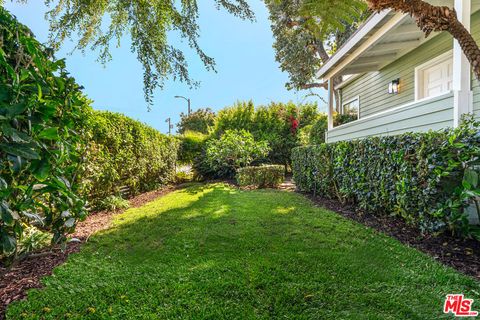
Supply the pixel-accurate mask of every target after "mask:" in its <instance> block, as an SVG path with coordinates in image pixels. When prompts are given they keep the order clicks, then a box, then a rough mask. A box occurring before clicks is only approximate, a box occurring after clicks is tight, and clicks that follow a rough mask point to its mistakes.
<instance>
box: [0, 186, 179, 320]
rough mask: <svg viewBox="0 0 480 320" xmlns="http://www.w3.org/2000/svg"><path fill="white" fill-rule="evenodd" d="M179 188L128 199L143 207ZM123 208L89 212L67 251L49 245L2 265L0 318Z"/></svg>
mask: <svg viewBox="0 0 480 320" xmlns="http://www.w3.org/2000/svg"><path fill="white" fill-rule="evenodd" d="M178 188H180V187H177V188H175V187H168V188H165V189H161V190H156V191H152V192H148V193H144V194H141V195H139V196H137V197H134V198H132V199H130V200H129V201H130V207H131V208H136V207H141V206H142V205H144V204H146V203H148V202H150V201H153V200H155V199H157V198H159V197H161V196H163V195H165V194H167V193H170V192H172V191H174V190H176V189H178ZM124 211H125V210H119V211H115V212H105V211H104V212H97V213H92V214H90V215H89V216H88V218H87V219H86V220H85V221H82V222H80V223H79V224H78V226H77V228H76V230H75V233H74V234H72V235H71V236H72V238H75V239H78V240H79V241H75V242H70V243H68V245H67V248H66V250H65V251H62V250H61V249H60V247H59V246H55V247H50V248H46V249H43V250H40V251H38V252H35V253H33V254H31V255H29V256H28V257H26V258H25V259H23V260H20V261H17V262H15V263H14V265H12V266H10V268H5V267H4V266H2V265H0V320H1V319H4V317H5V310H6V307H7V306H8V305H9V304H10V303H11V302H13V301H16V300H20V299H23V298H24V297H25V296H26V291H27V290H28V289H31V288H41V287H42V285H41V283H40V279H41V278H42V277H44V276H48V275H51V274H52V270H53V269H54V268H55V267H56V266H58V265H60V264H62V263H63V262H65V260H66V259H67V257H68V255H70V254H71V253H75V252H78V251H79V250H80V248H81V245H82V244H83V243H85V242H87V241H88V239H89V237H90V236H91V235H92V234H93V233H95V232H97V231H100V230H104V229H107V228H108V227H109V226H110V223H111V221H112V219H113V217H114V216H115V215H117V214H120V213H122V212H124Z"/></svg>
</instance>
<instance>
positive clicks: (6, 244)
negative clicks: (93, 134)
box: [0, 7, 88, 258]
mask: <svg viewBox="0 0 480 320" xmlns="http://www.w3.org/2000/svg"><path fill="white" fill-rule="evenodd" d="M87 107H88V101H86V99H85V98H84V97H83V95H82V93H81V91H80V88H79V86H78V85H77V84H76V83H75V81H74V79H73V78H71V77H69V76H68V73H67V72H66V71H65V63H64V61H63V60H58V61H57V60H54V59H53V58H52V56H51V52H50V51H48V50H47V49H46V48H44V47H43V46H42V45H41V44H40V43H38V42H37V41H36V40H35V39H34V37H33V35H32V33H31V32H30V30H28V29H27V28H26V27H24V26H23V25H21V24H19V23H18V22H17V21H16V19H15V18H14V17H13V16H11V15H10V14H9V13H8V12H7V11H6V10H5V9H3V8H2V7H0V127H1V130H0V258H2V256H3V257H5V255H9V256H11V255H14V254H15V253H16V250H17V243H18V241H19V239H21V237H22V235H23V231H24V229H25V227H26V226H28V225H35V226H36V227H37V228H39V229H41V230H43V231H48V232H52V233H53V241H55V242H60V241H62V240H64V239H65V234H66V233H68V232H69V231H71V230H73V228H74V227H75V224H76V221H77V219H81V218H83V217H84V216H85V214H86V211H85V209H84V201H83V199H82V198H81V197H79V193H78V191H79V183H78V178H79V177H78V173H79V169H80V167H79V164H80V158H81V153H80V150H81V149H82V145H83V142H82V139H81V134H82V133H81V132H78V131H77V132H75V131H74V128H75V127H76V126H78V124H80V123H81V122H82V121H83V120H82V119H83V117H82V115H83V112H84V110H85V109H86V108H87Z"/></svg>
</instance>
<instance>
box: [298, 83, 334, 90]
mask: <svg viewBox="0 0 480 320" xmlns="http://www.w3.org/2000/svg"><path fill="white" fill-rule="evenodd" d="M313 88H323V89H327V88H328V82H323V83H308V84H304V85H303V86H302V89H304V90H306V89H313Z"/></svg>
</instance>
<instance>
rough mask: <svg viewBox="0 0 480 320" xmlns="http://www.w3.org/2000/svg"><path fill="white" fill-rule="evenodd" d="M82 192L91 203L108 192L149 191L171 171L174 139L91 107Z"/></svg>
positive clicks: (174, 155)
mask: <svg viewBox="0 0 480 320" xmlns="http://www.w3.org/2000/svg"><path fill="white" fill-rule="evenodd" d="M88 128H89V141H88V149H87V152H86V154H85V172H84V173H83V177H84V178H83V180H82V184H83V188H84V190H83V192H84V193H85V194H86V195H88V199H89V200H90V201H91V202H93V204H94V205H95V204H96V203H97V202H99V201H101V200H103V199H104V198H106V197H108V196H110V195H117V196H119V195H121V189H122V188H124V187H126V188H127V189H128V192H129V194H130V195H135V194H138V193H140V192H144V191H150V190H152V189H155V188H157V187H159V186H161V185H164V184H166V183H167V182H169V181H171V180H172V179H173V178H174V175H175V164H176V160H177V152H178V141H177V140H176V139H175V138H172V137H168V136H165V135H163V134H161V133H160V132H158V131H157V130H155V129H153V128H151V127H149V126H147V125H145V124H143V123H141V122H139V121H136V120H133V119H131V118H128V117H126V116H124V115H122V114H119V113H113V112H108V111H95V112H93V113H92V115H91V117H90V119H89V123H88Z"/></svg>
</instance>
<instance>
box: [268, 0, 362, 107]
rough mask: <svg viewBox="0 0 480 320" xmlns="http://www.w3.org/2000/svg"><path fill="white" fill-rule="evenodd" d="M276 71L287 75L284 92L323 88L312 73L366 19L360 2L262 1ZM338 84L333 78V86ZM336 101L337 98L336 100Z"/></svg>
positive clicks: (352, 0) (351, 0) (353, 0)
mask: <svg viewBox="0 0 480 320" xmlns="http://www.w3.org/2000/svg"><path fill="white" fill-rule="evenodd" d="M265 3H266V5H267V7H268V9H269V12H270V20H271V22H272V31H273V35H274V37H275V43H274V49H275V52H276V60H277V61H278V62H279V63H280V68H281V69H282V70H283V71H286V72H287V73H288V74H289V77H290V81H289V82H288V83H287V84H286V87H287V88H288V89H295V90H302V89H313V88H324V89H326V88H327V83H326V82H320V81H319V79H316V76H315V73H316V72H317V71H318V69H319V68H320V67H321V66H322V65H323V64H324V63H326V62H327V61H328V59H329V58H330V56H331V54H332V53H333V52H334V51H335V50H336V48H337V47H338V46H339V45H341V43H340V44H339V41H342V42H343V41H345V40H346V39H347V38H348V37H349V35H350V34H351V33H352V32H353V31H354V30H355V29H356V27H357V26H358V23H359V22H360V21H363V19H364V18H365V16H366V14H365V13H366V11H367V7H366V4H365V3H364V2H363V1H361V0H348V1H331V0H329V1H326V0H323V1H315V3H316V5H315V6H312V5H311V4H309V3H308V2H307V1H306V0H266V1H265ZM340 81H341V79H340V78H338V77H337V78H335V79H334V83H335V84H337V83H339V82H340ZM336 101H337V102H338V101H339V99H336Z"/></svg>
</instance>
